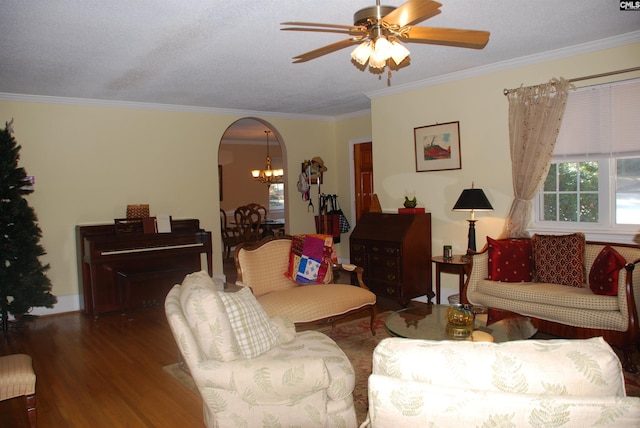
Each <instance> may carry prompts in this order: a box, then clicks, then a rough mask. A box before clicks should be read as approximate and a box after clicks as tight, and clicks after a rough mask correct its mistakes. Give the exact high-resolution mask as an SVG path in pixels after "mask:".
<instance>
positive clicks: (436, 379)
mask: <svg viewBox="0 0 640 428" xmlns="http://www.w3.org/2000/svg"><path fill="white" fill-rule="evenodd" d="M368 393H369V414H368V419H367V421H366V422H364V423H363V424H362V425H361V428H364V427H404V426H411V427H419V426H443V427H454V426H455V427H464V426H474V427H484V426H513V427H548V426H562V427H579V428H583V427H587V426H598V427H624V426H628V427H632V426H635V427H637V426H640V398H638V397H627V396H626V393H625V385H624V377H623V373H622V367H621V365H620V361H619V360H618V357H617V356H616V354H615V353H614V352H613V350H612V349H611V347H610V346H609V345H608V344H607V343H606V342H605V341H604V340H603V339H602V338H601V337H598V338H592V339H578V340H567V339H555V340H521V341H513V342H504V343H488V342H471V341H429V340H411V339H401V338H389V339H384V340H382V341H381V342H380V343H379V344H378V346H377V347H376V349H375V350H374V353H373V373H372V374H371V376H370V377H369V391H368Z"/></svg>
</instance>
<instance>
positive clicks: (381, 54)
mask: <svg viewBox="0 0 640 428" xmlns="http://www.w3.org/2000/svg"><path fill="white" fill-rule="evenodd" d="M391 48H392V46H391V43H390V42H389V40H387V38H386V37H385V36H380V37H378V38H377V39H376V43H375V46H374V48H373V56H374V57H377V58H380V59H381V60H385V61H386V60H388V59H389V58H391Z"/></svg>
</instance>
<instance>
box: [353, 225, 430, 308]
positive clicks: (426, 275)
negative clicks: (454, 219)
mask: <svg viewBox="0 0 640 428" xmlns="http://www.w3.org/2000/svg"><path fill="white" fill-rule="evenodd" d="M349 250H350V256H351V263H353V264H355V265H358V266H362V267H363V268H364V281H365V284H366V285H367V286H368V287H369V288H370V289H371V291H373V292H374V293H375V294H376V295H377V296H380V297H384V298H388V299H392V300H394V301H397V302H399V303H400V304H401V305H403V306H405V305H407V303H409V301H410V300H411V299H413V298H415V297H418V296H424V295H426V296H428V297H429V299H431V298H432V297H433V296H434V293H433V287H432V284H431V214H430V213H426V214H386V213H364V214H363V215H362V216H361V217H360V219H359V220H358V223H357V225H356V227H355V228H354V230H353V232H352V233H351V236H350V237H349Z"/></svg>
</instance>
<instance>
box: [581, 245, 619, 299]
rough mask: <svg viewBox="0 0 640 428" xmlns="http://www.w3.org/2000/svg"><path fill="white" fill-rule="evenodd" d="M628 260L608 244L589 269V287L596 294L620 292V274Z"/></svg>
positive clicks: (612, 294)
mask: <svg viewBox="0 0 640 428" xmlns="http://www.w3.org/2000/svg"><path fill="white" fill-rule="evenodd" d="M625 264H627V261H626V260H625V259H624V257H622V256H621V255H620V253H619V252H617V251H616V250H614V249H613V248H611V247H610V246H608V245H607V246H606V247H604V248H603V249H602V251H600V254H598V256H597V257H596V259H595V260H594V261H593V265H591V270H590V271H589V287H591V291H593V292H594V293H595V294H602V295H604V296H616V295H617V294H618V276H619V274H620V269H622V268H623V267H624V265H625Z"/></svg>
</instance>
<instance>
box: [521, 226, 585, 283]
mask: <svg viewBox="0 0 640 428" xmlns="http://www.w3.org/2000/svg"><path fill="white" fill-rule="evenodd" d="M531 242H532V244H533V267H534V272H535V274H534V276H535V279H534V280H535V281H536V282H547V283H551V284H562V285H570V286H572V287H583V286H584V283H585V272H584V248H585V241H584V233H572V234H569V235H538V234H536V235H533V237H532V238H531Z"/></svg>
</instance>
